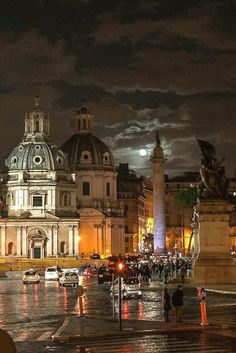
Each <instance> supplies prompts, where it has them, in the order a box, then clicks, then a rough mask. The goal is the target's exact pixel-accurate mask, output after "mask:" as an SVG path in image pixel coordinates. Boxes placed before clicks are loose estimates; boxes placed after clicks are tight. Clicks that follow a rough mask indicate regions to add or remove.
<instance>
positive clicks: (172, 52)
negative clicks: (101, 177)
mask: <svg viewBox="0 0 236 353" xmlns="http://www.w3.org/2000/svg"><path fill="white" fill-rule="evenodd" d="M4 3H5V0H3V2H2V3H1V4H0V44H1V51H0V117H1V118H0V119H1V125H2V126H4V129H1V131H0V141H1V144H2V146H3V147H1V149H0V160H1V165H2V166H3V161H4V158H6V157H7V156H8V154H9V153H10V151H11V149H12V148H14V146H16V144H18V143H19V141H20V140H21V138H22V136H23V132H24V115H25V112H27V111H30V110H31V109H32V106H33V98H34V96H36V95H39V96H40V98H41V104H42V107H43V108H45V110H46V111H48V112H49V114H50V121H51V140H52V141H53V142H55V143H57V144H58V145H61V144H62V143H63V142H64V141H65V140H66V139H67V138H69V137H70V136H71V135H72V134H73V133H74V129H73V116H74V114H75V112H76V111H77V109H78V107H79V105H80V103H81V100H82V99H85V100H86V104H87V106H88V108H89V110H90V111H91V112H92V114H93V115H94V122H93V133H94V134H95V135H97V136H98V137H99V138H101V139H102V140H103V141H104V142H105V143H107V145H108V146H109V147H110V149H111V150H112V152H113V154H114V157H115V161H116V163H117V164H118V163H119V162H124V163H126V162H127V163H129V164H130V166H131V168H133V169H134V170H136V171H137V172H138V173H142V174H147V175H151V174H152V167H151V164H150V161H149V157H150V155H151V153H152V149H153V147H154V146H155V131H156V130H157V129H158V130H159V132H160V137H161V142H162V145H163V149H164V153H165V156H166V158H167V162H166V173H167V174H170V175H176V174H179V173H182V172H184V171H186V170H198V168H199V160H200V151H199V148H198V146H197V144H196V140H195V138H194V136H197V137H200V138H203V139H206V140H209V142H211V143H213V144H214V145H215V146H216V150H217V155H218V156H219V157H220V156H224V157H226V166H227V172H228V173H229V175H232V172H233V170H235V169H236V162H235V158H234V156H235V155H236V143H235V136H236V124H235V111H236V65H235V55H236V42H235V34H236V25H235V18H234V16H232V14H233V13H234V11H235V10H236V8H235V7H236V6H235V4H234V2H230V1H229V2H228V1H210V0H205V1H200V2H196V1H194V0H189V1H183V2H173V4H171V6H170V4H169V2H168V1H166V0H158V1H154V0H149V1H143V0H136V1H135V2H129V1H126V0H120V1H119V2H117V1H115V0H114V1H113V0H111V1H102V2H100V1H97V0H84V1H82V0H81V1H76V2H75V1H58V3H57V8H56V11H55V8H54V7H52V6H50V4H49V3H50V2H48V1H45V0H41V1H35V3H34V2H32V4H31V7H30V8H29V9H28V11H26V9H25V8H22V4H21V2H9V1H8V3H7V6H4ZM23 7H24V6H23ZM9 127H11V134H10V136H9V135H7V134H6V133H5V129H9ZM140 148H144V149H145V150H146V151H147V156H145V157H144V158H140V156H139V154H138V151H139V150H140Z"/></svg>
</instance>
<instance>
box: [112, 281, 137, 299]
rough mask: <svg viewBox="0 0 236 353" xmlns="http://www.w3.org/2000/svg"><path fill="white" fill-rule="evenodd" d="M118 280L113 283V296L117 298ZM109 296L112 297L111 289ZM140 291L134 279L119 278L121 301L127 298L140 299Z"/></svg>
mask: <svg viewBox="0 0 236 353" xmlns="http://www.w3.org/2000/svg"><path fill="white" fill-rule="evenodd" d="M118 281H119V278H117V279H116V280H115V282H114V296H115V297H118V292H119V282H118ZM110 294H111V296H112V295H113V288H112V286H111V288H110ZM142 294H143V293H142V290H141V288H140V281H139V280H138V278H136V277H127V278H123V277H122V278H121V295H122V299H127V298H142Z"/></svg>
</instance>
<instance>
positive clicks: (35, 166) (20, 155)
mask: <svg viewBox="0 0 236 353" xmlns="http://www.w3.org/2000/svg"><path fill="white" fill-rule="evenodd" d="M5 164H6V167H7V168H8V170H28V171H30V170H40V171H48V170H69V166H68V159H67V157H66V155H65V153H64V152H63V151H62V150H61V149H59V148H58V147H57V146H56V145H54V144H50V143H47V142H45V141H38V142H36V141H35V142H33V141H30V142H21V143H20V144H19V146H17V147H16V148H14V150H13V151H12V153H11V154H10V156H9V157H8V158H7V159H6V161H5Z"/></svg>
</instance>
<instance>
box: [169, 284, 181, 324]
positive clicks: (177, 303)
mask: <svg viewBox="0 0 236 353" xmlns="http://www.w3.org/2000/svg"><path fill="white" fill-rule="evenodd" d="M183 298H184V294H183V291H182V285H181V284H179V285H178V287H177V289H176V291H175V292H174V293H173V295H172V298H171V300H172V305H173V306H174V308H175V319H176V322H181V319H182V308H183V305H184V300H183Z"/></svg>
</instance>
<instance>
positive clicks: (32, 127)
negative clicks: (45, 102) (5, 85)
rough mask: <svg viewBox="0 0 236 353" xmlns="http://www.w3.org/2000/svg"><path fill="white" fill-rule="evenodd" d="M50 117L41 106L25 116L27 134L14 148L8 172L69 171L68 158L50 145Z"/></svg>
mask: <svg viewBox="0 0 236 353" xmlns="http://www.w3.org/2000/svg"><path fill="white" fill-rule="evenodd" d="M49 131H50V126H49V116H48V114H46V113H45V112H44V111H43V110H42V109H41V108H40V106H39V97H36V98H35V107H34V108H33V110H32V111H31V112H30V113H27V114H26V116H25V133H24V137H23V140H22V142H21V143H20V144H19V145H18V146H17V147H15V148H14V150H13V151H12V153H11V154H10V156H9V157H8V159H6V162H5V164H6V167H7V168H8V170H28V171H30V170H40V171H50V170H69V164H68V159H67V156H66V155H65V154H64V152H62V150H61V149H59V148H58V147H57V146H56V145H54V144H51V143H48V137H49Z"/></svg>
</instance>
